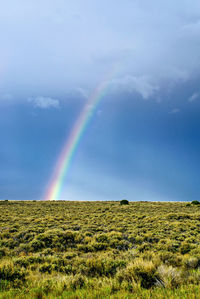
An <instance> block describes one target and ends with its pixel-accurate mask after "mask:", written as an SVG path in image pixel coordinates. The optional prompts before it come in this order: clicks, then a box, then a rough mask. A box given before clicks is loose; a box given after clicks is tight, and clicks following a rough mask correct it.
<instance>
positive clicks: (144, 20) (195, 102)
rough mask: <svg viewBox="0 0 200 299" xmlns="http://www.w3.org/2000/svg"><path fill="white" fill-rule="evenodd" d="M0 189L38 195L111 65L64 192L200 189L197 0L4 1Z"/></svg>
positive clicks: (0, 193)
mask: <svg viewBox="0 0 200 299" xmlns="http://www.w3.org/2000/svg"><path fill="white" fill-rule="evenodd" d="M0 8H1V9H0V45H1V46H0V112H1V117H0V141H1V146H0V165H1V167H0V199H5V198H7V199H42V198H43V194H44V192H45V189H46V187H47V185H48V183H49V180H50V178H51V175H52V173H53V170H54V167H55V163H56V161H57V159H58V156H59V153H60V151H61V149H62V147H63V144H64V143H65V141H66V139H67V138H68V136H69V135H70V132H71V130H72V127H73V124H74V123H75V122H76V120H77V118H78V116H79V114H80V112H81V111H82V109H83V107H84V106H85V105H86V103H87V99H88V97H89V96H90V94H91V93H92V91H93V90H94V89H95V88H96V87H97V86H98V85H99V84H100V83H102V81H103V80H104V78H105V76H106V74H107V73H108V72H109V71H110V70H112V68H116V71H115V73H114V75H113V77H112V78H110V79H109V82H108V86H109V88H108V91H107V93H106V95H105V96H104V98H102V100H101V102H100V103H99V105H98V107H97V108H96V110H95V111H94V113H93V116H92V118H91V120H90V123H89V126H88V127H87V129H86V131H85V133H84V135H83V136H82V139H81V142H80V144H79V147H78V148H77V150H76V152H75V155H74V158H73V161H72V164H71V167H70V170H69V172H68V173H67V174H66V177H65V180H64V184H63V186H62V192H61V195H60V199H67V200H120V199H122V198H127V199H129V200H194V199H200V167H199V166H200V162H199V153H200V117H199V112H200V85H199V81H200V2H199V1H197V0H190V1H189V0H181V1H180V0H177V1H172V0H168V1H158V0H152V1H151V0H124V1H120V0H117V1H116V0H115V1H114V0H109V1H105V0H101V1H97V0H85V1H81V0H77V1H66V0H57V1H53V0H48V1H46V0H42V1H41V0H29V1H27V0H19V1H17V2H16V1H14V0H7V1H2V0H0Z"/></svg>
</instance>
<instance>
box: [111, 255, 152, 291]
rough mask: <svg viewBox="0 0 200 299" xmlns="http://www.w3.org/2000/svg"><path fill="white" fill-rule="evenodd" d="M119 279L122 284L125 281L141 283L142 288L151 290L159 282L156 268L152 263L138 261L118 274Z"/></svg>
mask: <svg viewBox="0 0 200 299" xmlns="http://www.w3.org/2000/svg"><path fill="white" fill-rule="evenodd" d="M117 279H118V281H119V282H120V283H122V282H123V281H127V282H129V283H133V282H134V281H135V282H137V283H140V285H141V287H143V288H145V289H149V288H150V287H152V286H153V285H155V283H156V281H157V276H156V267H155V266H154V264H153V263H152V262H151V261H144V260H142V259H137V260H135V261H134V262H133V263H130V264H129V265H128V266H127V267H126V269H124V270H120V271H119V272H118V273H117Z"/></svg>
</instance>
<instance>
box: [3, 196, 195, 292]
mask: <svg viewBox="0 0 200 299" xmlns="http://www.w3.org/2000/svg"><path fill="white" fill-rule="evenodd" d="M199 294H200V206H199V205H195V204H188V203H164V202H163V203H161V202H159V203H158V202H129V204H128V205H120V203H119V202H41V201H40V202H28V201H26V202H10V201H1V202H0V298H200V297H199V296H200V295H199Z"/></svg>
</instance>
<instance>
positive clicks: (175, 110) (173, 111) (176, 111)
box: [169, 108, 180, 114]
mask: <svg viewBox="0 0 200 299" xmlns="http://www.w3.org/2000/svg"><path fill="white" fill-rule="evenodd" d="M179 112H180V109H179V108H173V109H172V110H171V111H170V112H169V113H170V114H176V113H179Z"/></svg>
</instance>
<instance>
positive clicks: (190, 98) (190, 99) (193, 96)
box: [188, 92, 199, 102]
mask: <svg viewBox="0 0 200 299" xmlns="http://www.w3.org/2000/svg"><path fill="white" fill-rule="evenodd" d="M198 97H199V93H198V92H195V93H193V94H192V95H191V97H189V99H188V101H189V102H194V101H195V100H196V99H197V98H198Z"/></svg>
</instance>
